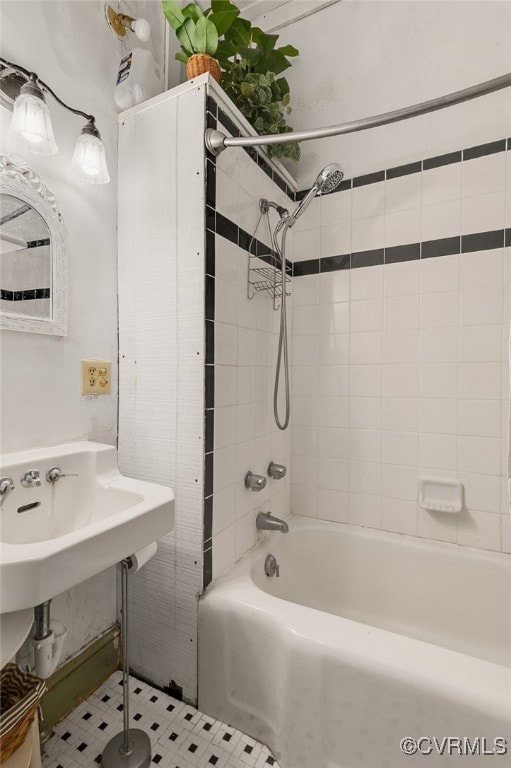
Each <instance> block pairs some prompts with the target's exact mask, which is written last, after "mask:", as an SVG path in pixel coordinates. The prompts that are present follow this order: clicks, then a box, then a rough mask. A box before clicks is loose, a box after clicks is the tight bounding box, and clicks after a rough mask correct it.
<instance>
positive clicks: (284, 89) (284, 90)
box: [275, 77, 289, 96]
mask: <svg viewBox="0 0 511 768" xmlns="http://www.w3.org/2000/svg"><path fill="white" fill-rule="evenodd" d="M275 85H276V86H278V89H279V91H280V93H281V95H282V96H285V95H286V94H288V93H289V83H288V82H287V80H286V78H285V77H279V79H278V80H275Z"/></svg>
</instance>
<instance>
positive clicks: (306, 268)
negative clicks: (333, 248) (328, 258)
mask: <svg viewBox="0 0 511 768" xmlns="http://www.w3.org/2000/svg"><path fill="white" fill-rule="evenodd" d="M319 264H320V259H306V260H305V261H295V263H294V264H293V275H294V277H303V276H304V275H317V274H318V272H319Z"/></svg>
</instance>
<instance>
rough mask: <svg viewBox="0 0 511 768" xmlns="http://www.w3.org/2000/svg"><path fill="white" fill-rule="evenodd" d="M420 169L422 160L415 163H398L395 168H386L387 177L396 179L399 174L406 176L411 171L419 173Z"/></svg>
mask: <svg viewBox="0 0 511 768" xmlns="http://www.w3.org/2000/svg"><path fill="white" fill-rule="evenodd" d="M421 170H422V162H421V161H420V160H419V162H417V163H408V165H398V166H396V167H395V168H387V170H386V176H387V179H397V178H399V177H400V176H408V175H409V174H411V173H420V172H421Z"/></svg>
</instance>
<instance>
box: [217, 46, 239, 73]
mask: <svg viewBox="0 0 511 768" xmlns="http://www.w3.org/2000/svg"><path fill="white" fill-rule="evenodd" d="M236 51H237V48H236V46H235V45H233V44H232V43H231V42H230V41H229V40H219V41H218V47H217V49H216V55H217V58H218V60H219V61H220V62H221V63H222V64H223V65H224V69H225V68H226V67H227V65H228V62H227V59H230V58H231V57H232V56H235V55H236Z"/></svg>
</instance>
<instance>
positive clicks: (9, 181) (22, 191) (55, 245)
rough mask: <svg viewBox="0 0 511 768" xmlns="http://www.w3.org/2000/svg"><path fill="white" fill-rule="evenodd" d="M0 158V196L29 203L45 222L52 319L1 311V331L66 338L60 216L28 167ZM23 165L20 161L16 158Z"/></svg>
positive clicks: (65, 276) (47, 190)
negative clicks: (49, 250)
mask: <svg viewBox="0 0 511 768" xmlns="http://www.w3.org/2000/svg"><path fill="white" fill-rule="evenodd" d="M17 160H18V158H16V160H15V159H14V158H12V157H8V156H7V155H0V192H3V193H5V194H8V195H12V196H14V197H17V198H18V199H19V200H22V201H23V202H25V203H28V204H29V205H30V206H31V207H32V208H33V209H34V210H35V211H36V212H37V213H38V214H39V215H40V216H41V217H42V218H43V219H44V221H45V222H46V225H47V227H48V229H49V231H50V241H51V285H50V296H51V300H52V308H53V311H52V317H48V318H46V317H29V316H26V315H16V314H13V313H10V312H5V311H3V310H0V328H4V329H5V330H9V331H25V332H27V333H46V334H50V335H52V336H66V335H67V255H66V242H65V239H64V227H63V224H62V216H61V214H60V212H59V210H58V208H57V203H56V200H55V196H54V195H53V194H52V192H50V190H49V189H48V188H47V187H46V186H45V184H43V182H42V181H41V179H40V177H39V176H38V175H37V174H36V173H34V171H32V170H31V169H30V168H29V167H28V166H26V165H22V164H21V163H20V162H17ZM19 161H21V162H23V161H22V158H21V157H20V158H19Z"/></svg>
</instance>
